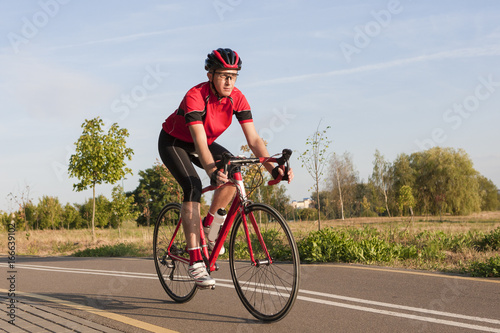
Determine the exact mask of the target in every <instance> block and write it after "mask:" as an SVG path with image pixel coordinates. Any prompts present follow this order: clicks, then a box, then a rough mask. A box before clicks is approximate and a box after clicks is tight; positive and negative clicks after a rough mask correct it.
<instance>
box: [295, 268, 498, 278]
mask: <svg viewBox="0 0 500 333" xmlns="http://www.w3.org/2000/svg"><path fill="white" fill-rule="evenodd" d="M307 266H332V267H335V266H337V267H343V268H352V269H363V270H370V271H381V272H391V273H400V274H410V275H423V276H430V277H438V278H447V279H458V280H470V281H474V282H487V283H500V279H496V278H491V279H492V280H490V278H477V277H468V276H456V275H447V274H438V273H426V272H417V271H406V270H405V271H403V270H398V269H394V268H380V267H368V266H354V265H345V264H340V265H339V264H303V265H302V267H307Z"/></svg>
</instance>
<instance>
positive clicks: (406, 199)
mask: <svg viewBox="0 0 500 333" xmlns="http://www.w3.org/2000/svg"><path fill="white" fill-rule="evenodd" d="M398 205H399V211H400V212H401V216H402V215H403V212H404V208H405V207H408V209H409V210H410V216H411V220H413V206H415V198H414V197H413V193H412V192H411V187H410V186H408V185H403V186H402V187H401V188H400V189H399V196H398Z"/></svg>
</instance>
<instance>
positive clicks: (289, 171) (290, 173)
mask: <svg viewBox="0 0 500 333" xmlns="http://www.w3.org/2000/svg"><path fill="white" fill-rule="evenodd" d="M271 175H272V176H273V179H276V178H278V176H279V175H281V176H282V177H283V178H281V180H288V183H290V182H291V181H292V179H293V170H292V168H290V169H289V168H288V167H285V171H283V170H282V169H281V168H280V167H279V166H276V167H275V168H274V169H273V171H272V172H271Z"/></svg>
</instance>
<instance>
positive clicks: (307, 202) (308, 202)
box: [292, 198, 313, 209]
mask: <svg viewBox="0 0 500 333" xmlns="http://www.w3.org/2000/svg"><path fill="white" fill-rule="evenodd" d="M312 204H313V201H312V200H311V199H309V198H304V200H302V201H297V200H293V201H292V207H293V208H295V209H301V208H309V207H311V206H312Z"/></svg>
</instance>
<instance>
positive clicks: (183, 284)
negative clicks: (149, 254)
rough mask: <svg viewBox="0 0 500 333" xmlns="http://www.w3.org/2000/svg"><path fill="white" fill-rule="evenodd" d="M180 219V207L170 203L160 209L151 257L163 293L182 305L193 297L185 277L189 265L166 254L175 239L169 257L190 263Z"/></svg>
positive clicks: (193, 287)
mask: <svg viewBox="0 0 500 333" xmlns="http://www.w3.org/2000/svg"><path fill="white" fill-rule="evenodd" d="M180 218H181V205H180V204H178V203H170V204H168V205H166V206H165V207H163V209H162V211H161V212H160V215H159V216H158V219H157V221H156V224H155V229H154V233H153V253H154V261H155V268H156V273H157V274H158V278H159V279H160V283H161V285H162V286H163V289H165V292H166V293H167V294H168V295H169V296H170V297H171V298H172V299H173V300H174V301H176V302H178V303H184V302H187V301H189V300H191V299H192V298H193V297H194V295H195V294H196V284H195V282H194V280H192V279H191V278H190V277H189V275H188V264H187V263H185V262H184V261H179V260H174V259H173V258H172V257H170V255H169V254H168V246H169V244H170V242H171V240H172V238H173V237H175V239H174V242H173V243H172V246H171V247H170V253H171V254H172V255H176V256H179V257H182V258H185V259H186V260H189V254H188V252H187V246H186V237H185V235H184V229H183V228H182V225H181V224H180V223H179V221H180Z"/></svg>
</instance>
